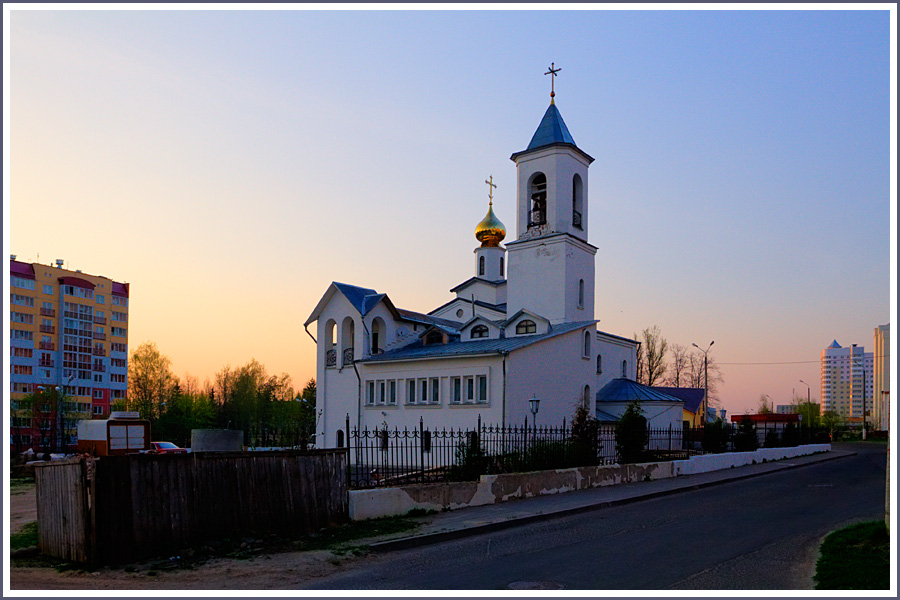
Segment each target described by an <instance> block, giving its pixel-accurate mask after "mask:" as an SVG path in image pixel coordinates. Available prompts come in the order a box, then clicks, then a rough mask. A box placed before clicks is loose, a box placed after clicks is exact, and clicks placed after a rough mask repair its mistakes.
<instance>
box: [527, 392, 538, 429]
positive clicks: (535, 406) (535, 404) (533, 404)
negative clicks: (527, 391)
mask: <svg viewBox="0 0 900 600" xmlns="http://www.w3.org/2000/svg"><path fill="white" fill-rule="evenodd" d="M528 403H529V404H531V416H532V417H534V426H535V427H537V414H538V410H540V408H541V399H540V398H535V397H534V396H533V395H532V397H531V400H529V401H528Z"/></svg>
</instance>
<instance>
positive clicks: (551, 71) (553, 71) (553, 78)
mask: <svg viewBox="0 0 900 600" xmlns="http://www.w3.org/2000/svg"><path fill="white" fill-rule="evenodd" d="M554 66H556V63H550V69H549V70H548V71H547V72H546V73H544V75H549V76H550V104H553V98H554V97H555V96H556V90H555V89H554V85H553V84H554V83H555V82H556V74H557V73H559V72H560V71H562V68H559V69H554V68H553V67H554Z"/></svg>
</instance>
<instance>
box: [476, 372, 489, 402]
mask: <svg viewBox="0 0 900 600" xmlns="http://www.w3.org/2000/svg"><path fill="white" fill-rule="evenodd" d="M487 400H488V392H487V376H486V375H479V376H478V402H487Z"/></svg>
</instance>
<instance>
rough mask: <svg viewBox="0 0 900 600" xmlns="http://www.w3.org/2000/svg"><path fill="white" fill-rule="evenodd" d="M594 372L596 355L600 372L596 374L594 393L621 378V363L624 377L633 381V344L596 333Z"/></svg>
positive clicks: (634, 358) (635, 355)
mask: <svg viewBox="0 0 900 600" xmlns="http://www.w3.org/2000/svg"><path fill="white" fill-rule="evenodd" d="M594 352H595V354H594V370H595V371H597V355H599V356H600V359H601V365H600V370H601V372H599V373H597V379H596V384H595V385H596V390H595V392H594V393H595V395H596V391H598V390H600V388H602V387H603V386H604V385H606V384H607V383H609V382H610V381H612V380H613V379H617V378H619V377H622V376H623V375H622V362H623V361H625V363H626V365H627V367H626V369H625V373H626V375H625V377H627V378H628V379H632V380H633V379H634V376H635V373H634V368H635V363H636V361H637V351H636V348H635V346H634V345H633V344H630V343H628V342H626V341H624V340H619V339H616V338H615V337H612V336H609V335H606V334H605V333H603V332H601V331H598V332H597V349H596V350H595V351H594Z"/></svg>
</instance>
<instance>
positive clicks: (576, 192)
mask: <svg viewBox="0 0 900 600" xmlns="http://www.w3.org/2000/svg"><path fill="white" fill-rule="evenodd" d="M583 189H584V186H583V184H582V183H581V176H580V175H578V174H577V173H576V174H575V176H574V177H573V178H572V226H573V227H575V228H577V229H582V225H581V213H582V212H583V210H584V192H583Z"/></svg>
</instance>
